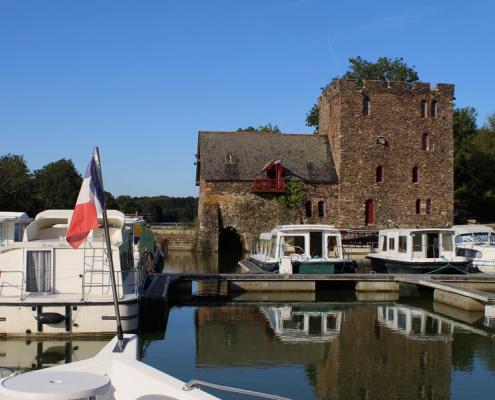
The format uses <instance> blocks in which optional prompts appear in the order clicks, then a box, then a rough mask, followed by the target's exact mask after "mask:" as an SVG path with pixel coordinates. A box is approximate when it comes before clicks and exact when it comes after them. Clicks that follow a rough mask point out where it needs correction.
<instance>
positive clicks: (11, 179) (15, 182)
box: [0, 154, 36, 215]
mask: <svg viewBox="0 0 495 400" xmlns="http://www.w3.org/2000/svg"><path fill="white" fill-rule="evenodd" d="M0 182H1V184H0V209H1V210H3V211H25V212H28V213H29V214H31V215H33V214H34V213H36V208H35V204H34V201H33V183H32V179H31V173H30V172H29V168H28V167H27V164H26V161H25V160H24V157H23V156H20V155H15V154H7V155H5V156H3V157H0Z"/></svg>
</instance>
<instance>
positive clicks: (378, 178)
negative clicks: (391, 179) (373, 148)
mask: <svg viewBox="0 0 495 400" xmlns="http://www.w3.org/2000/svg"><path fill="white" fill-rule="evenodd" d="M376 181H377V182H378V183H380V182H383V167H382V166H381V165H379V166H378V167H376Z"/></svg>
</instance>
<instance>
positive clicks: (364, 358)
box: [196, 303, 453, 400]
mask: <svg viewBox="0 0 495 400" xmlns="http://www.w3.org/2000/svg"><path fill="white" fill-rule="evenodd" d="M394 307H395V308H394ZM400 307H401V308H400V309H399V308H397V307H396V306H390V307H389V306H386V308H383V307H378V308H377V306H376V305H363V304H360V305H359V306H356V305H353V304H343V305H342V304H340V305H338V306H337V305H327V306H323V305H319V304H317V303H316V304H311V305H307V306H290V305H287V306H277V307H261V308H250V307H249V308H248V307H221V308H220V307H218V308H208V307H205V308H198V309H197V311H196V364H197V366H200V367H201V366H202V367H205V366H208V367H236V366H252V367H256V366H267V365H273V366H280V365H287V364H299V365H302V366H304V367H305V370H306V375H307V376H308V379H309V381H310V383H311V384H312V385H313V386H314V390H315V394H316V395H317V397H318V398H319V399H322V400H323V399H325V400H326V399H367V400H371V399H394V400H395V399H411V400H412V399H414V400H418V399H425V400H427V399H448V398H450V371H451V359H452V356H451V340H452V329H453V327H452V326H449V325H448V324H446V321H447V320H445V321H434V320H433V319H431V318H432V315H426V314H424V315H421V310H419V309H414V310H407V307H402V306H400Z"/></svg>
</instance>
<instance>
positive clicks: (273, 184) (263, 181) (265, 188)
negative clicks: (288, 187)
mask: <svg viewBox="0 0 495 400" xmlns="http://www.w3.org/2000/svg"><path fill="white" fill-rule="evenodd" d="M253 192H255V193H284V192H285V181H284V179H283V178H282V179H271V178H256V179H255V180H254V181H253Z"/></svg>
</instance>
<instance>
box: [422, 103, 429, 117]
mask: <svg viewBox="0 0 495 400" xmlns="http://www.w3.org/2000/svg"><path fill="white" fill-rule="evenodd" d="M427 107H428V103H427V102H426V100H421V118H426V117H427Z"/></svg>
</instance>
